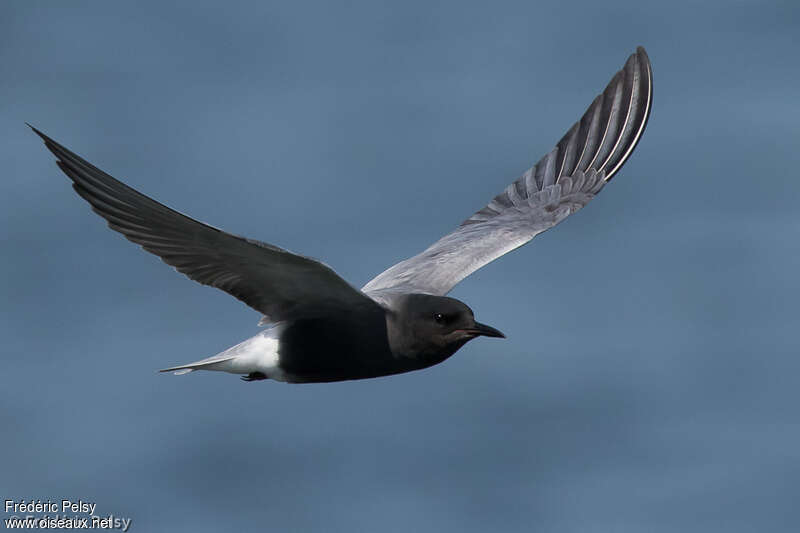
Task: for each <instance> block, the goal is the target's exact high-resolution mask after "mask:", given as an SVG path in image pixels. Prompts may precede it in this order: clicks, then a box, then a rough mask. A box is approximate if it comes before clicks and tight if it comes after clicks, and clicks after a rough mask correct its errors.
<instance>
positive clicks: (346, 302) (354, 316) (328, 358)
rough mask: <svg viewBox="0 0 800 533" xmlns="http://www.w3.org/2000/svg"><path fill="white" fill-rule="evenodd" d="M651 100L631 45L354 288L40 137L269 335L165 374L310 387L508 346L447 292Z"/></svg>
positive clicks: (141, 239) (576, 179) (556, 198)
mask: <svg viewBox="0 0 800 533" xmlns="http://www.w3.org/2000/svg"><path fill="white" fill-rule="evenodd" d="M651 102H652V73H651V69H650V63H649V60H648V59H647V55H646V54H645V52H644V49H642V48H639V49H638V50H637V52H636V53H635V54H633V55H632V56H631V57H630V58H629V59H628V61H627V63H626V64H625V67H624V68H623V70H621V71H619V72H618V73H617V74H616V75H615V76H614V78H613V79H612V80H611V82H610V83H609V84H608V86H607V87H606V89H605V91H604V92H603V93H602V94H601V95H599V96H598V97H597V98H596V99H595V100H594V102H593V103H592V105H591V106H590V107H589V109H588V110H587V111H586V113H585V114H584V115H583V117H582V118H581V120H580V121H578V122H577V123H575V125H574V126H573V127H572V128H571V129H570V130H569V131H568V132H567V134H566V135H565V136H564V137H563V138H562V139H561V140H560V141H559V143H558V144H557V145H556V147H555V148H554V149H553V150H552V151H551V152H550V153H548V154H547V155H546V156H545V157H544V158H542V160H541V161H539V162H538V163H537V164H536V165H534V166H533V167H532V168H531V169H530V170H528V171H527V172H525V173H524V174H523V176H522V177H521V178H520V179H518V180H517V181H515V182H514V183H512V184H511V185H509V186H508V187H507V188H506V190H505V191H503V193H501V194H500V195H498V196H497V197H495V198H494V199H493V200H492V201H491V202H490V203H489V204H488V205H487V206H486V207H484V208H483V209H481V210H479V211H477V212H476V213H475V214H473V215H472V216H471V217H469V218H468V219H467V220H465V221H464V222H462V224H461V225H460V226H458V228H456V229H455V230H454V231H452V232H451V233H449V234H448V235H445V236H444V237H442V238H441V239H440V240H439V241H437V242H435V243H434V244H433V245H431V246H430V247H428V248H427V249H426V250H424V251H423V252H421V253H420V254H418V255H416V256H414V257H411V258H409V259H406V260H405V261H402V262H400V263H398V264H396V265H394V266H393V267H391V268H389V269H387V270H386V271H384V272H383V273H381V274H379V275H378V276H376V277H375V278H374V279H373V280H371V281H370V282H369V283H367V285H365V286H364V287H363V288H362V289H361V290H360V291H359V290H357V289H355V288H354V287H352V286H350V285H349V284H348V283H347V282H345V281H344V280H343V279H342V278H340V277H339V276H338V275H337V274H336V273H335V272H334V271H333V270H331V269H330V268H329V267H327V266H326V265H324V264H322V263H320V262H318V261H316V260H313V259H310V258H308V257H304V256H301V255H297V254H294V253H291V252H288V251H286V250H283V249H281V248H278V247H276V246H273V245H270V244H267V243H263V242H259V241H255V240H252V239H247V238H243V237H238V236H236V235H232V234H229V233H226V232H224V231H222V230H219V229H217V228H214V227H211V226H208V225H206V224H203V223H201V222H198V221H196V220H193V219H191V218H189V217H187V216H185V215H183V214H181V213H178V212H177V211H174V210H172V209H170V208H168V207H166V206H164V205H162V204H160V203H158V202H156V201H155V200H152V199H151V198H148V197H147V196H145V195H143V194H141V193H139V192H137V191H135V190H134V189H132V188H130V187H128V186H127V185H125V184H124V183H122V182H120V181H118V180H116V179H114V178H112V177H111V176H109V175H108V174H106V173H105V172H103V171H101V170H100V169H98V168H97V167H94V166H93V165H91V164H90V163H88V162H87V161H85V160H83V159H81V158H80V157H78V156H77V155H75V154H74V153H72V152H70V151H69V150H67V149H66V148H64V147H63V146H61V145H60V144H58V143H56V142H55V141H53V140H52V139H50V138H49V137H47V136H46V135H44V134H43V133H41V132H39V131H38V130H36V129H34V131H35V132H36V133H37V134H38V135H39V136H41V137H42V138H43V139H44V141H45V145H46V146H47V147H48V148H49V149H50V150H51V151H52V152H53V153H54V154H55V155H56V157H58V165H59V167H60V168H61V169H62V170H63V171H64V172H65V173H66V174H67V175H68V176H69V177H70V178H71V179H72V181H73V188H74V189H75V190H76V192H77V193H78V194H79V195H80V196H82V197H83V198H84V199H85V200H87V201H88V202H89V203H90V204H91V205H92V209H93V210H94V211H95V212H96V213H97V214H99V215H100V216H102V217H103V218H105V219H106V220H107V221H108V224H109V226H110V227H111V228H112V229H114V230H116V231H118V232H120V233H122V234H123V235H124V236H125V237H126V238H127V239H128V240H130V241H133V242H135V243H137V244H139V245H141V246H142V248H144V249H145V250H147V251H148V252H151V253H153V254H156V255H158V256H159V257H161V259H162V260H163V261H164V262H165V263H167V264H169V265H171V266H173V267H174V268H175V269H176V270H178V271H179V272H181V273H183V274H185V275H187V276H188V277H189V278H191V279H193V280H195V281H198V282H200V283H203V284H205V285H210V286H213V287H216V288H219V289H222V290H224V291H226V292H228V293H229V294H231V295H233V296H235V297H236V298H238V299H240V300H242V301H243V302H245V303H246V304H247V305H249V306H251V307H253V308H254V309H256V310H258V311H259V312H261V313H262V314H264V319H263V320H262V322H264V323H266V324H268V325H269V326H270V327H269V328H268V329H265V330H263V331H261V332H260V333H259V334H257V335H255V336H254V337H251V338H250V339H247V340H245V341H244V342H241V343H239V344H237V345H236V346H233V347H231V348H229V349H227V350H225V351H223V352H221V353H219V354H217V355H215V356H212V357H209V358H206V359H203V360H200V361H196V362H194V363H189V364H184V365H179V366H175V367H172V368H168V369H165V371H173V372H175V373H176V374H181V373H187V372H191V371H193V370H216V371H224V372H230V373H234V374H240V375H242V376H244V377H243V379H245V380H247V381H254V380H261V379H273V380H276V381H286V382H292V383H313V382H330V381H343V380H351V379H364V378H372V377H378V376H385V375H390V374H398V373H402V372H409V371H412V370H418V369H421V368H426V367H429V366H431V365H435V364H438V363H440V362H442V361H444V360H445V359H447V358H448V357H450V356H451V355H453V354H454V353H455V352H456V351H457V350H458V349H459V348H461V347H462V346H463V345H464V344H465V343H466V342H468V341H469V340H471V339H473V338H475V337H478V336H488V337H503V334H502V333H500V332H499V331H498V330H496V329H494V328H492V327H489V326H486V325H484V324H480V323H478V322H476V321H475V318H474V315H473V312H472V310H471V309H470V308H469V307H467V306H466V305H465V304H464V303H462V302H460V301H458V300H456V299H454V298H449V297H447V296H446V294H447V293H448V292H449V291H450V290H451V289H452V288H453V287H454V286H455V285H456V284H457V283H458V282H460V281H461V280H462V279H464V278H465V277H466V276H468V275H469V274H470V273H472V272H474V271H475V270H477V269H479V268H481V267H482V266H484V265H485V264H487V263H489V262H491V261H493V260H494V259H496V258H498V257H500V256H501V255H503V254H505V253H507V252H509V251H511V250H513V249H515V248H517V247H519V246H522V245H523V244H525V243H527V242H528V241H530V240H531V239H532V238H533V237H535V236H536V235H538V234H539V233H541V232H543V231H545V230H547V229H548V228H551V227H553V226H555V225H556V224H558V223H559V222H561V221H562V220H563V219H565V218H566V217H567V216H569V215H570V214H572V213H574V212H576V211H577V210H579V209H580V208H582V207H583V206H584V205H586V203H588V202H589V201H590V200H591V199H592V198H594V196H595V195H597V193H598V192H599V191H600V190H601V189H602V188H603V186H604V185H605V183H606V182H607V181H608V180H609V179H611V177H612V176H613V175H614V174H615V173H616V172H617V171H618V170H619V168H620V167H621V166H622V164H623V163H624V162H625V161H626V160H627V158H628V157H629V156H630V154H631V152H632V151H633V148H634V147H635V146H636V143H637V142H638V141H639V139H640V137H641V134H642V132H643V131H644V127H645V125H646V123H647V118H648V116H649V113H650V108H651Z"/></svg>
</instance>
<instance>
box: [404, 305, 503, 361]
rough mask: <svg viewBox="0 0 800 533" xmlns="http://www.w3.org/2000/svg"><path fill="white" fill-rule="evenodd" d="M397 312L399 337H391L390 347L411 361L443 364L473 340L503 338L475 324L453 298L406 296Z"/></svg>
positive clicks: (490, 329)
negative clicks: (434, 361) (481, 337)
mask: <svg viewBox="0 0 800 533" xmlns="http://www.w3.org/2000/svg"><path fill="white" fill-rule="evenodd" d="M397 311H398V313H397V315H398V316H397V318H398V319H399V322H400V323H399V324H396V328H397V331H396V333H399V332H400V331H402V336H401V337H398V336H395V339H393V340H394V342H393V344H395V345H396V346H397V347H398V348H401V350H402V351H403V352H405V353H407V354H408V355H411V356H414V357H418V356H422V357H425V358H434V359H435V358H440V360H444V359H445V358H447V357H449V356H450V355H452V354H453V353H455V352H456V350H458V349H459V348H461V347H462V346H463V345H464V344H465V343H466V342H467V341H469V340H471V339H474V338H475V337H479V336H485V337H505V335H503V334H502V333H500V332H499V331H498V330H496V329H494V328H493V327H491V326H487V325H485V324H481V323H479V322H476V321H475V316H474V315H473V313H472V309H470V308H469V307H467V305H466V304H464V303H463V302H461V301H459V300H456V299H455V298H448V297H446V296H432V295H429V294H409V295H407V296H406V297H405V298H404V300H403V302H402V304H401V305H400V306H399V309H398V310H397ZM393 348H394V346H393Z"/></svg>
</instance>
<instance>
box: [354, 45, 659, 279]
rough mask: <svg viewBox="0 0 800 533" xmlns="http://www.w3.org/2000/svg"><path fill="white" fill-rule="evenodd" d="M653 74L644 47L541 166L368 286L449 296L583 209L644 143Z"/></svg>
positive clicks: (531, 169)
mask: <svg viewBox="0 0 800 533" xmlns="http://www.w3.org/2000/svg"><path fill="white" fill-rule="evenodd" d="M652 79H653V77H652V69H651V67H650V60H649V59H648V57H647V53H646V52H645V51H644V48H642V47H639V48H637V50H636V52H635V53H634V54H632V55H631V56H630V57H629V58H628V60H627V62H626V63H625V66H624V67H623V68H622V70H620V71H619V72H617V73H616V74H615V75H614V77H613V78H612V79H611V81H610V82H609V84H608V85H607V86H606V88H605V90H604V91H603V92H602V93H601V94H599V95H598V96H597V97H596V98H595V99H594V101H593V102H592V104H591V105H590V106H589V108H588V109H587V110H586V112H585V113H584V114H583V116H582V117H581V119H580V120H579V121H578V122H576V123H575V124H574V125H573V126H572V127H571V128H570V129H569V130H568V131H567V133H566V134H565V135H564V136H563V137H562V138H561V140H560V141H559V142H558V143H557V144H556V146H555V148H553V150H551V151H550V152H549V153H548V154H546V155H545V156H544V157H543V158H542V159H541V160H540V161H539V162H538V163H536V165H534V166H533V167H532V168H530V169H529V170H528V171H526V172H525V173H524V174H523V175H522V177H521V178H519V179H518V180H517V181H515V182H514V183H512V184H511V185H509V186H508V187H506V189H505V190H504V191H503V192H502V193H501V194H499V195H497V196H496V197H495V198H493V199H492V201H491V202H489V204H488V205H487V206H486V207H484V208H482V209H480V210H478V211H477V212H476V213H475V214H473V215H472V216H471V217H469V218H468V219H467V220H465V221H464V222H462V223H461V225H460V226H459V227H458V228H456V229H455V230H454V231H453V232H451V233H449V234H448V235H445V236H444V237H442V238H441V239H439V240H438V241H437V242H435V243H434V244H433V245H431V246H430V247H428V248H427V249H426V250H424V251H423V252H422V253H420V254H418V255H416V256H414V257H411V258H409V259H406V260H405V261H401V262H400V263H398V264H396V265H394V266H393V267H391V268H389V269H387V270H386V271H384V272H382V273H381V274H379V275H378V276H377V277H375V278H374V279H373V280H372V281H370V282H369V283H367V284H366V285H365V286H364V288H363V290H364V291H365V292H367V293H371V294H372V293H378V292H380V291H405V292H425V293H429V294H441V295H444V294H447V293H448V292H449V291H450V290H451V289H452V288H453V287H454V286H455V285H456V284H457V283H458V282H460V281H461V280H462V279H464V278H465V277H467V276H468V275H469V274H471V273H472V272H474V271H475V270H477V269H479V268H481V267H482V266H484V265H486V264H487V263H489V262H491V261H493V260H494V259H497V258H498V257H500V256H501V255H503V254H505V253H507V252H509V251H511V250H513V249H515V248H517V247H519V246H522V245H523V244H525V243H527V242H529V241H530V240H531V239H533V237H535V236H536V235H538V234H539V233H541V232H543V231H545V230H547V229H549V228H551V227H553V226H555V225H556V224H558V223H559V222H561V221H562V220H564V219H565V218H566V217H568V216H569V215H571V214H572V213H574V212H576V211H578V210H579V209H581V208H582V207H583V206H584V205H586V204H587V203H588V202H589V201H591V199H592V198H594V196H595V195H597V193H598V192H600V190H601V189H602V188H603V185H605V183H606V182H607V181H608V180H610V179H611V178H612V177H613V176H614V175H615V174H616V173H617V171H619V169H620V168H621V167H622V165H623V163H625V161H626V160H627V159H628V157H629V156H630V155H631V153H632V152H633V149H634V147H635V146H636V144H637V143H638V142H639V139H640V138H641V135H642V132H643V131H644V128H645V126H646V124H647V119H648V117H649V116H650V108H651V105H652V97H653V84H652Z"/></svg>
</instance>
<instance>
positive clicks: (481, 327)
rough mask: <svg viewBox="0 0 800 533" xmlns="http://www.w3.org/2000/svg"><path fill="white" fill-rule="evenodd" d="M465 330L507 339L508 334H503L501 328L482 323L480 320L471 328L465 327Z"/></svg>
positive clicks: (474, 333) (475, 333) (476, 334)
mask: <svg viewBox="0 0 800 533" xmlns="http://www.w3.org/2000/svg"><path fill="white" fill-rule="evenodd" d="M464 331H466V332H467V333H470V334H472V335H475V336H476V337H477V336H478V335H482V336H484V337H499V338H501V339H505V338H506V336H505V335H503V334H502V333H501V332H500V331H499V330H496V329H494V328H493V327H492V326H487V325H486V324H481V323H480V322H475V325H474V326H472V327H471V328H464Z"/></svg>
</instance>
